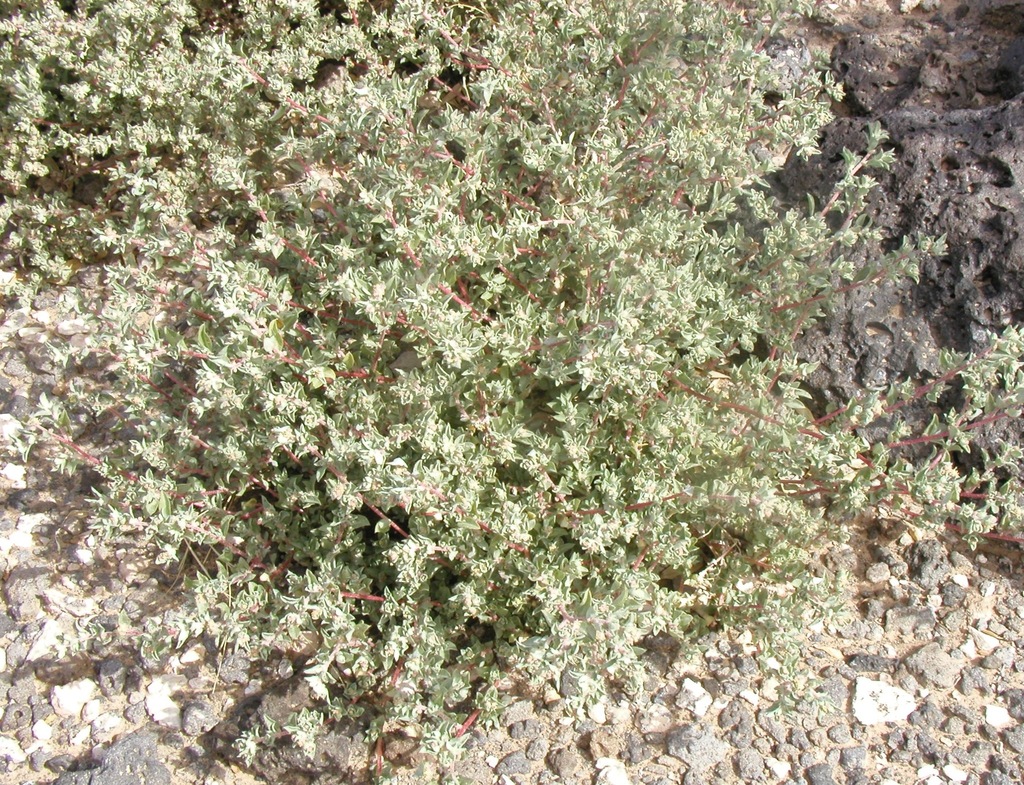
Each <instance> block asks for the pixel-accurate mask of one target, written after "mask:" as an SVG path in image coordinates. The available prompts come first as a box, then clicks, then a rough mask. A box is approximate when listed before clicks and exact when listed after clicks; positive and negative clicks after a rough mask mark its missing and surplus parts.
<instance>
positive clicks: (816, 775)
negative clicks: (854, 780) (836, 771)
mask: <svg viewBox="0 0 1024 785" xmlns="http://www.w3.org/2000/svg"><path fill="white" fill-rule="evenodd" d="M807 782H808V783H809V785H836V781H835V780H834V779H833V778H832V767H831V766H829V765H828V764H827V763H818V764H816V765H814V766H809V767H808V768H807Z"/></svg>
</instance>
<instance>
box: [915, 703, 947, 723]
mask: <svg viewBox="0 0 1024 785" xmlns="http://www.w3.org/2000/svg"><path fill="white" fill-rule="evenodd" d="M945 718H946V715H945V714H943V712H942V709H940V708H939V707H938V706H937V705H935V702H934V701H933V700H931V699H930V698H929V699H928V700H926V701H925V702H924V703H922V704H921V706H920V707H918V708H917V709H916V710H915V711H914V712H912V713H911V715H910V716H909V717H908V718H907V719H908V720H909V721H910V724H911V725H913V726H914V727H915V728H922V729H930V728H937V727H939V725H941V724H942V721H943V720H944V719H945Z"/></svg>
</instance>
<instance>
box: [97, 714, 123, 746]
mask: <svg viewBox="0 0 1024 785" xmlns="http://www.w3.org/2000/svg"><path fill="white" fill-rule="evenodd" d="M122 725H124V718H123V717H122V716H121V715H119V714H114V713H113V712H107V713H105V714H101V715H100V716H98V717H97V718H96V719H94V720H93V721H92V727H91V730H92V738H93V741H106V740H107V739H109V738H110V737H111V736H113V735H114V733H115V732H116V731H117V730H119V729H120V728H121V726H122Z"/></svg>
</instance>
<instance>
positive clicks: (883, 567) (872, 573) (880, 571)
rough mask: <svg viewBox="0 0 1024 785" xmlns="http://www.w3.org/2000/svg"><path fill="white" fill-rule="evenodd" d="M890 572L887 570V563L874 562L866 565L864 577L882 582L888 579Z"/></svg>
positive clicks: (873, 581)
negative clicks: (868, 565)
mask: <svg viewBox="0 0 1024 785" xmlns="http://www.w3.org/2000/svg"><path fill="white" fill-rule="evenodd" d="M891 575H892V572H890V570H889V565H888V564H886V563H885V562H876V563H875V564H872V565H871V566H870V567H868V569H867V572H866V573H865V575H864V577H865V578H867V579H868V580H869V581H871V583H882V582H883V581H887V580H889V578H890V576H891Z"/></svg>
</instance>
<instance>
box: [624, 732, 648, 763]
mask: <svg viewBox="0 0 1024 785" xmlns="http://www.w3.org/2000/svg"><path fill="white" fill-rule="evenodd" d="M652 755H654V750H653V749H652V748H651V746H650V745H649V744H647V743H645V742H644V740H643V739H642V738H641V737H640V736H639V735H638V734H636V733H630V734H629V735H628V736H627V737H626V760H627V761H629V762H630V763H643V762H644V761H645V760H647V759H648V758H650V757H651V756H652Z"/></svg>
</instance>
